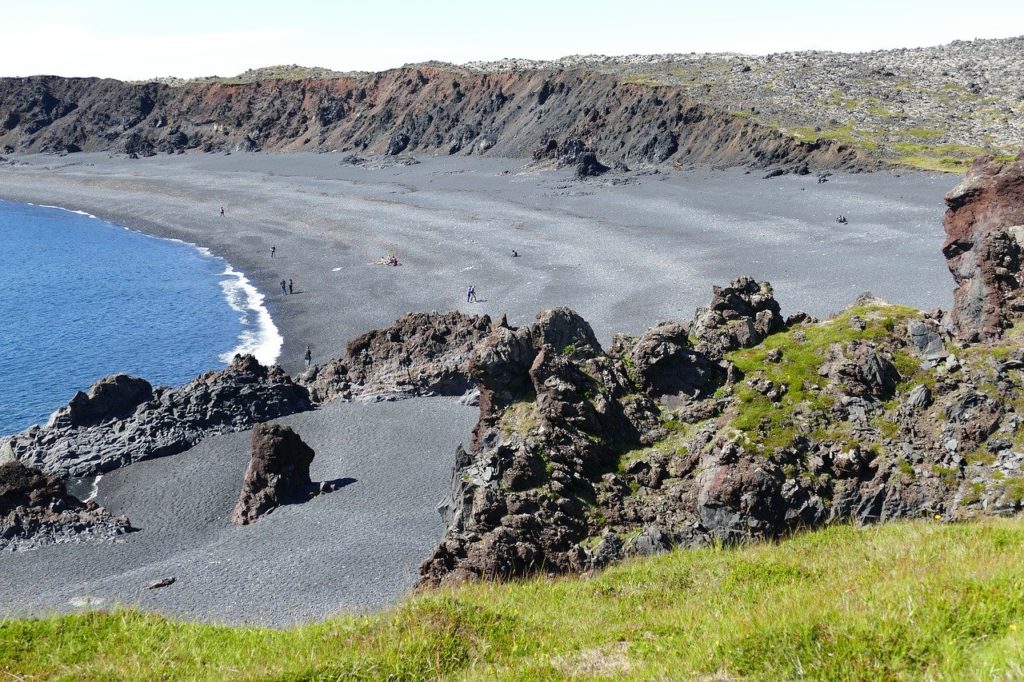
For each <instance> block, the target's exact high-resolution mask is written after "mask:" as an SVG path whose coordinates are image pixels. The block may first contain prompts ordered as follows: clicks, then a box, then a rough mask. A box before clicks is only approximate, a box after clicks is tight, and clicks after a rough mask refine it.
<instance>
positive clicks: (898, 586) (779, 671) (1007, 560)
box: [0, 519, 1024, 681]
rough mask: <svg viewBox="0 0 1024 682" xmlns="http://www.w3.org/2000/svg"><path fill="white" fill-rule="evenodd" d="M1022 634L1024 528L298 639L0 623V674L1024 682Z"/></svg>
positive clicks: (353, 624) (686, 561)
mask: <svg viewBox="0 0 1024 682" xmlns="http://www.w3.org/2000/svg"><path fill="white" fill-rule="evenodd" d="M311 598H316V597H315V595H311ZM1022 626H1024V522H1022V521H1019V520H1004V519H999V520H989V521H985V522H980V523H975V524H963V525H946V524H942V523H938V522H934V521H930V522H915V523H905V524H891V525H886V526H881V527H874V528H861V529H858V528H854V527H849V526H838V527H834V528H830V529H826V530H822V531H818V532H814V533H808V534H804V535H801V536H798V537H795V538H792V539H789V540H786V541H784V542H782V543H779V544H777V545H773V544H761V545H752V546H747V547H742V548H738V549H728V550H723V549H717V548H709V549H703V550H690V551H678V552H674V553H671V554H669V555H666V556H662V557H659V558H655V559H649V560H644V561H634V562H628V563H625V564H623V565H619V566H616V567H613V568H611V569H609V570H607V571H605V572H603V573H600V574H598V575H596V576H594V577H591V578H561V579H536V580H531V581H526V582H521V583H513V584H505V585H497V584H492V583H487V584H478V585H473V586H468V587H465V588H461V589H458V590H455V591H446V592H437V593H430V594H426V595H422V596H418V597H414V598H412V599H410V600H409V601H407V602H406V603H404V604H403V605H401V606H399V607H397V608H396V609H394V610H391V611H388V612H385V613H383V614H379V615H371V616H362V617H357V616H341V617H338V618H335V619H332V620H329V621H327V622H325V623H320V624H313V625H305V626H300V627H296V628H292V629H288V630H268V629H260V628H253V627H238V628H232V627H218V626H211V625H199V624H191V623H183V622H178V621H173V620H168V619H165V618H162V617H159V616H154V615H147V614H142V613H138V612H135V611H115V612H113V613H96V614H84V615H75V616H66V617H55V618H47V619H43V620H11V621H5V622H2V624H0V679H7V678H9V679H12V680H43V679H57V680H104V681H106V680H128V679H133V680H134V679H160V680H223V679H245V680H271V679H272V680H340V679H345V680H349V679H372V680H382V679H391V680H435V679H450V680H462V679H469V680H477V679H479V680H491V679H516V680H557V679H570V678H574V677H575V678H577V679H579V678H585V679H594V678H604V679H635V680H647V679H702V680H738V679H744V680H791V679H797V678H807V679H816V680H911V679H935V680H991V679H1020V677H1021V676H1022V675H1024V627H1022Z"/></svg>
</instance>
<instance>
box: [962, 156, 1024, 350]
mask: <svg viewBox="0 0 1024 682" xmlns="http://www.w3.org/2000/svg"><path fill="white" fill-rule="evenodd" d="M946 206H948V209H947V210H946V217H945V220H944V221H943V222H944V225H945V228H946V242H945V243H944V244H943V245H942V254H943V255H944V256H945V257H946V262H947V265H948V266H949V271H950V272H951V273H953V279H954V280H955V281H956V284H957V288H956V292H955V293H954V295H953V296H954V304H953V310H952V315H951V321H952V325H953V329H954V330H955V332H956V334H957V336H958V337H959V338H961V339H963V340H965V341H978V340H984V339H993V338H997V337H999V336H1000V335H1001V334H1002V333H1003V330H1005V329H1007V328H1008V327H1010V326H1011V325H1012V324H1013V322H1014V321H1015V320H1017V319H1019V318H1020V317H1021V315H1022V313H1024V300H1021V286H1022V283H1024V273H1022V272H1021V246H1022V244H1024V152H1022V154H1021V155H1019V156H1018V157H1017V159H1016V161H1013V162H1011V163H999V162H996V161H993V160H992V159H988V158H984V159H979V160H978V161H976V162H975V163H974V165H973V166H972V167H971V169H970V171H968V173H967V176H966V177H965V178H964V180H963V182H961V183H960V184H959V185H957V186H956V188H954V189H953V190H952V191H951V192H950V193H949V194H947V195H946Z"/></svg>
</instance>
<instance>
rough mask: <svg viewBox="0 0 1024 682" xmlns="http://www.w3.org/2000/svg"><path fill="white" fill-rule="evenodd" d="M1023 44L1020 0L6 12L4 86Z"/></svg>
mask: <svg viewBox="0 0 1024 682" xmlns="http://www.w3.org/2000/svg"><path fill="white" fill-rule="evenodd" d="M1020 34H1024V2H1022V1H1020V0H1016V1H1010V0H974V1H973V2H963V0H960V1H958V2H952V1H950V0H932V1H930V2H929V1H927V0H907V1H900V0H860V1H859V2H848V1H846V0H813V1H806V0H778V1H776V2H757V1H755V0H733V1H729V0H718V1H717V2H716V1H715V0H699V1H697V2H691V1H689V0H676V1H674V2H673V1H671V0H632V1H630V0H620V1H616V2H607V1H602V0H591V1H590V2H584V1H582V0H568V1H563V0H510V1H506V2H500V3H499V2H483V1H477V2H471V1H469V0H446V1H444V0H438V1H434V2H431V1H429V0H421V1H415V0H414V1H412V2H394V1H388V0H376V1H372V0H368V1H366V2H351V1H348V0H338V1H335V2H317V1H314V0H290V1H288V0H286V1H284V2H281V1H277V2H271V1H269V0H249V1H248V2H224V1H221V0H171V1H169V2H159V1H157V0H149V1H141V2H140V1H139V0H35V1H34V2H24V1H23V0H0V75H3V76H24V75H30V74H39V73H49V74H60V75H68V76H78V75H96V76H113V77H118V78H145V77H150V76H164V75H176V76H199V75H213V74H217V75H233V74H236V73H239V72H241V71H244V70H245V69H247V68H250V67H256V66H268V65H272V64H303V65H307V66H326V67H330V68H334V69H340V70H349V69H367V70H376V69H384V68H389V67H394V66H400V65H402V64H405V63H408V62H415V61H424V60H427V59H440V60H444V61H452V62H465V61H470V60H475V59H498V58H501V57H512V56H516V57H530V58H534V59H543V58H553V57H560V56H563V55H568V54H593V53H602V54H632V53H658V52H709V51H714V52H718V51H729V52H746V53H757V54H763V53H768V52H781V51H787V50H803V49H831V50H842V51H860V50H870V49H876V48H888V47H914V46H921V45H934V44H939V43H944V42H949V41H951V40H955V39H971V38H995V37H1008V36H1013V35H1020Z"/></svg>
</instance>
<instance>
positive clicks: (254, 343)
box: [206, 251, 284, 367]
mask: <svg viewBox="0 0 1024 682" xmlns="http://www.w3.org/2000/svg"><path fill="white" fill-rule="evenodd" d="M206 253H207V254H209V251H207V252H206ZM221 274H222V275H223V276H224V277H226V279H222V280H221V281H220V288H221V291H223V292H224V298H225V299H226V300H227V302H228V305H229V306H231V309H232V310H236V311H238V312H239V313H241V316H240V317H239V321H240V322H241V323H242V325H243V326H244V327H246V329H244V330H243V331H242V333H241V334H239V335H238V345H237V346H236V347H235V348H233V349H232V350H230V351H228V352H227V353H223V354H221V356H220V359H221V360H222V361H223V362H225V363H229V362H231V359H232V358H233V357H234V356H235V355H236V354H239V353H249V354H251V355H253V356H255V358H256V359H257V360H259V362H260V364H262V365H267V366H268V367H269V366H270V365H273V364H274V363H275V362H277V358H278V357H279V356H280V355H281V346H282V345H283V344H284V337H282V336H281V332H280V331H278V329H277V325H275V324H274V320H273V319H271V317H270V311H269V310H267V307H266V306H265V305H263V301H264V296H263V294H261V293H260V292H259V291H258V290H257V289H256V287H254V286H253V285H252V283H250V282H249V278H248V277H246V276H245V274H244V273H241V272H238V271H237V270H235V269H234V268H232V267H231V266H230V265H228V266H227V269H226V270H224V272H222V273H221ZM254 317H255V320H254V319H253V318H254Z"/></svg>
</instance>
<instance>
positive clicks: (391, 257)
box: [377, 253, 401, 268]
mask: <svg viewBox="0 0 1024 682" xmlns="http://www.w3.org/2000/svg"><path fill="white" fill-rule="evenodd" d="M377 265H390V266H391V267H393V268H397V267H398V266H399V265H401V263H399V262H398V256H396V255H395V254H393V253H389V254H388V255H387V256H386V257H384V258H379V259H377Z"/></svg>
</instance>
